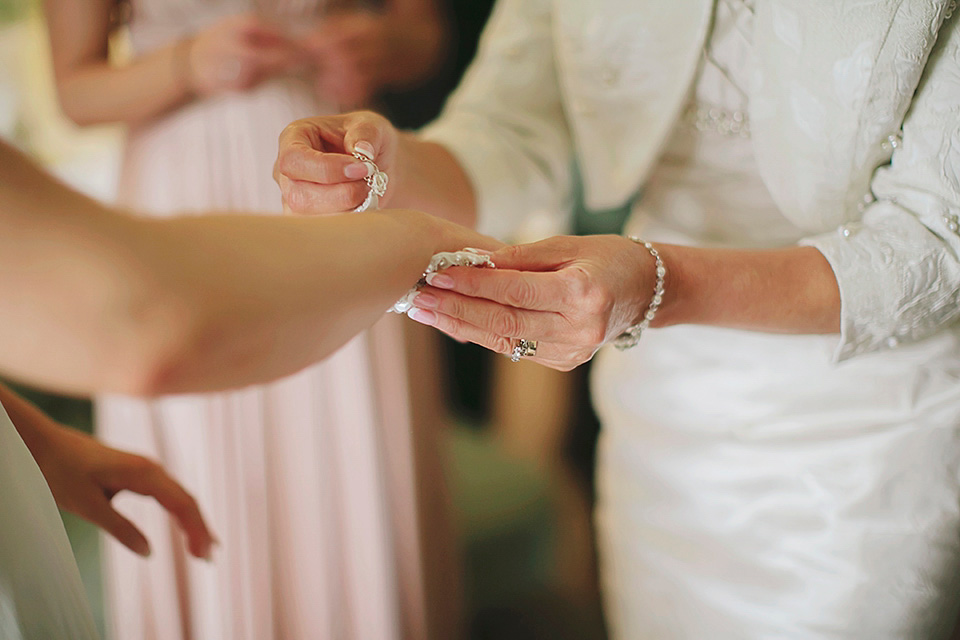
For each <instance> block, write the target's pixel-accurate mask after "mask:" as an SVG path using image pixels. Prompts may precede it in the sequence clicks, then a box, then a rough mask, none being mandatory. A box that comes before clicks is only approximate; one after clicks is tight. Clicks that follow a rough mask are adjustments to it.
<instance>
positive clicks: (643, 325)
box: [613, 236, 667, 351]
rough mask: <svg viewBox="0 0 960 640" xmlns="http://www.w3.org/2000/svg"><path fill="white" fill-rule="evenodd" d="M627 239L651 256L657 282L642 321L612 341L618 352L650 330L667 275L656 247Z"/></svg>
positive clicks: (634, 237)
mask: <svg viewBox="0 0 960 640" xmlns="http://www.w3.org/2000/svg"><path fill="white" fill-rule="evenodd" d="M628 237H629V238H630V240H633V241H634V242H636V243H637V244H642V245H643V246H644V248H645V249H646V250H647V251H649V252H650V255H651V256H653V259H654V260H655V261H656V264H657V282H656V284H655V285H654V287H653V297H652V298H650V306H649V307H647V312H646V313H645V314H643V320H641V321H640V322H638V323H637V324H635V325H633V326H632V327H630V328H629V329H627V330H626V331H624V332H623V333H621V334H620V335H619V336H617V337H616V338H614V339H613V346H615V347H616V348H617V349H619V350H620V351H623V350H624V349H629V348H630V347H635V346H637V343H638V342H640V334H642V333H643V332H644V331H646V330H647V329H649V328H650V323H651V322H653V319H654V318H655V317H656V316H657V309H659V308H660V303H661V302H663V291H664V288H663V282H664V279H665V278H666V275H667V267H666V266H664V264H663V259H662V258H661V257H660V252H659V251H657V249H656V247H654V246H653V245H652V244H650V243H649V242H644V241H643V240H641V239H640V238H637V237H636V236H628Z"/></svg>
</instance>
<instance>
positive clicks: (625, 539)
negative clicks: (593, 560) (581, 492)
mask: <svg viewBox="0 0 960 640" xmlns="http://www.w3.org/2000/svg"><path fill="white" fill-rule="evenodd" d="M836 343H837V336H778V335H770V334H759V333H750V332H742V331H735V330H726V329H717V328H707V327H674V328H669V329H662V330H658V331H653V332H650V333H649V334H645V335H644V338H643V340H642V341H641V343H640V345H639V346H638V347H636V348H635V349H633V350H630V351H626V352H618V351H616V350H612V349H610V350H605V351H604V352H603V353H602V354H601V355H600V357H599V361H598V363H597V366H596V368H595V374H594V378H593V381H592V384H593V391H594V398H595V401H596V404H597V409H598V412H599V414H600V417H601V421H602V423H603V431H602V435H601V442H600V447H599V454H598V455H599V461H598V462H599V471H598V493H599V497H598V507H597V511H596V521H597V526H598V532H599V537H600V555H601V568H602V575H603V590H604V599H605V607H606V612H607V617H608V621H609V626H610V631H611V635H612V637H613V638H615V639H618V640H625V639H628V638H629V639H636V638H643V639H644V640H652V639H658V638H663V639H670V640H682V639H691V640H693V639H697V640H700V639H703V638H711V640H725V639H729V640H734V639H736V640H748V639H751V638H778V639H781V638H782V639H790V638H795V639H797V640H800V639H803V640H809V639H811V638H838V639H839V638H844V639H846V638H851V639H852V638H869V639H871V640H878V639H883V638H890V639H894V638H896V639H899V640H903V639H918V640H919V639H921V638H922V639H924V640H930V639H935V638H949V637H951V634H952V630H953V627H954V621H955V620H956V617H957V610H958V605H960V340H958V336H957V335H956V334H955V333H951V332H944V333H941V334H939V335H938V336H936V337H934V338H932V339H929V340H926V341H924V342H922V343H919V344H916V345H911V346H905V347H902V348H899V349H895V350H891V351H887V352H883V353H877V354H871V355H866V356H862V357H860V358H857V359H854V360H851V361H847V362H843V363H833V362H831V357H832V353H833V350H834V348H835V347H836Z"/></svg>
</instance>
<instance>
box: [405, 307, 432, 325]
mask: <svg viewBox="0 0 960 640" xmlns="http://www.w3.org/2000/svg"><path fill="white" fill-rule="evenodd" d="M407 316H408V317H409V318H410V319H411V320H414V321H416V322H419V323H420V324H425V325H427V326H428V327H432V326H433V325H435V324H437V314H435V313H434V312H433V311H427V310H426V309H417V308H416V307H414V308H413V309H411V310H410V311H408V312H407Z"/></svg>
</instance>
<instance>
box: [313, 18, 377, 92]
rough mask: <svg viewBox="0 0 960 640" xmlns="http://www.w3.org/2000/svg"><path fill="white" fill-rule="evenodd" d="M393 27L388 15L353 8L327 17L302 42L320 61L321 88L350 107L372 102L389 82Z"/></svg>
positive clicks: (318, 62)
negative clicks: (378, 91)
mask: <svg viewBox="0 0 960 640" xmlns="http://www.w3.org/2000/svg"><path fill="white" fill-rule="evenodd" d="M391 37H392V33H391V29H390V24H389V21H388V18H387V16H385V15H384V14H382V13H374V12H371V11H350V12H340V13H333V14H330V15H328V16H325V17H324V18H323V20H321V21H320V23H319V24H318V26H317V28H316V29H315V30H314V31H313V32H312V33H310V34H309V35H308V36H307V37H305V38H304V39H303V40H302V41H301V45H302V46H303V47H304V48H305V49H306V50H307V51H308V52H309V53H310V55H311V57H312V58H313V59H314V61H315V62H316V64H317V89H318V90H319V91H320V95H322V96H323V97H324V99H326V100H330V101H332V102H334V103H336V104H338V105H339V106H340V107H341V108H344V109H349V108H355V107H359V106H363V105H365V104H369V103H370V100H371V99H372V98H373V96H374V94H375V93H376V92H377V90H378V89H380V88H381V87H382V86H383V85H384V84H386V81H387V71H388V69H389V67H390V62H391V60H390V56H391V51H392V50H393V47H391Z"/></svg>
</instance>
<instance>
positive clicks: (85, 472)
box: [0, 385, 216, 560]
mask: <svg viewBox="0 0 960 640" xmlns="http://www.w3.org/2000/svg"><path fill="white" fill-rule="evenodd" d="M0 404H2V405H3V407H4V408H5V409H6V411H7V414H8V415H9V416H10V419H11V420H12V421H13V424H14V426H15V427H16V429H17V431H18V432H19V434H20V437H21V438H22V439H23V441H24V443H25V444H26V445H27V448H28V449H30V453H31V454H32V455H33V458H34V459H35V460H36V461H37V465H38V466H39V467H40V471H41V472H42V473H43V476H44V478H45V479H46V481H47V485H49V487H50V491H51V492H52V493H53V497H54V499H55V500H56V501H57V505H58V506H59V507H60V508H61V509H64V510H66V511H69V512H70V513H73V514H75V515H78V516H80V517H81V518H84V519H85V520H88V521H89V522H92V523H93V524H95V525H97V526H99V527H101V528H102V529H104V530H105V531H106V532H107V533H109V534H110V535H112V536H113V537H114V538H116V539H117V540H119V541H120V542H121V543H123V544H124V545H125V546H126V547H127V548H129V549H130V550H131V551H133V552H134V553H138V554H140V555H141V556H149V555H150V543H149V542H148V541H147V539H146V537H145V536H144V535H143V533H142V532H141V531H140V530H139V529H137V527H136V526H134V525H133V523H131V522H130V521H129V520H127V519H126V518H125V517H123V516H122V515H120V513H118V512H117V511H116V510H115V509H114V508H113V506H112V505H111V504H110V501H111V500H112V499H113V497H114V496H115V495H117V494H118V493H120V492H121V491H133V492H135V493H139V494H141V495H145V496H150V497H152V498H154V499H155V500H156V501H157V502H158V503H159V504H160V505H162V506H163V508H164V509H166V510H167V511H168V512H169V513H170V515H172V516H173V518H174V520H175V521H176V523H177V525H178V526H179V527H180V530H181V531H183V533H184V535H185V536H186V538H187V548H188V549H189V550H190V553H191V554H192V555H193V556H195V557H197V558H203V559H206V560H209V559H210V558H211V557H212V551H213V546H214V545H215V544H216V540H215V538H214V536H213V534H212V533H211V532H210V529H209V528H208V526H207V524H206V522H204V519H203V516H202V515H201V514H200V509H199V507H198V506H197V503H196V501H195V500H194V499H193V497H192V496H191V495H190V494H189V493H187V492H186V491H185V490H184V488H183V487H181V486H180V485H179V484H177V483H176V482H175V481H174V480H173V479H172V478H171V477H170V476H169V475H167V473H166V471H164V469H163V467H161V466H160V465H158V464H157V463H155V462H153V461H151V460H148V459H147V458H144V457H143V456H137V455H133V454H130V453H126V452H123V451H118V450H116V449H111V448H110V447H106V446H104V445H102V444H100V443H99V442H97V441H96V440H94V439H93V438H91V437H90V436H87V435H85V434H83V433H80V432H79V431H76V430H75V429H71V428H69V427H66V426H64V425H61V424H57V423H56V422H54V421H53V420H51V419H50V418H49V417H48V416H46V415H45V414H44V413H43V412H41V411H40V410H39V409H37V408H36V407H35V406H33V405H32V404H30V403H29V402H27V401H26V400H24V399H23V398H21V397H20V396H18V395H17V394H15V393H14V392H13V391H12V390H10V389H9V388H8V387H6V386H4V385H0Z"/></svg>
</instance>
